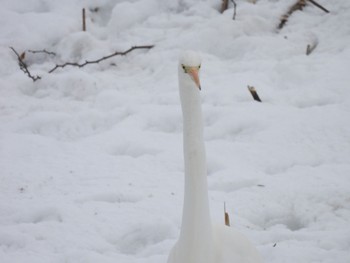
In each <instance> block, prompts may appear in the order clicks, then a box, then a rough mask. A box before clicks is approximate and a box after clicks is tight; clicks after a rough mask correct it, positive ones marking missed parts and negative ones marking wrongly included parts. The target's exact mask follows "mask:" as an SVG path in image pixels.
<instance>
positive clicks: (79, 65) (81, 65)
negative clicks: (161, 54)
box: [49, 45, 154, 73]
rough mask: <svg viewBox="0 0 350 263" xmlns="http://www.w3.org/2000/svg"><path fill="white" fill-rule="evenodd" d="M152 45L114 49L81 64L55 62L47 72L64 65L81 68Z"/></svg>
mask: <svg viewBox="0 0 350 263" xmlns="http://www.w3.org/2000/svg"><path fill="white" fill-rule="evenodd" d="M153 47H154V45H147V46H133V47H131V48H129V49H128V50H126V51H123V52H120V51H116V52H114V53H113V54H110V55H108V56H105V57H102V58H99V59H97V60H86V61H85V62H84V63H81V64H79V63H76V62H66V63H64V64H57V65H56V66H55V67H54V68H52V69H51V70H50V71H49V73H52V72H54V71H55V70H56V69H58V68H64V67H66V66H75V67H79V68H82V67H84V66H86V65H88V64H97V63H99V62H101V61H103V60H106V59H109V58H111V57H114V56H118V55H120V56H125V55H126V54H128V53H129V52H131V51H133V50H135V49H151V48H153Z"/></svg>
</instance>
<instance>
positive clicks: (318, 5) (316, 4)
mask: <svg viewBox="0 0 350 263" xmlns="http://www.w3.org/2000/svg"><path fill="white" fill-rule="evenodd" d="M308 1H309V2H310V3H312V4H314V5H315V6H317V7H318V8H320V9H322V10H323V11H325V12H326V13H329V10H327V9H326V8H324V7H323V6H321V5H320V4H319V3H317V2H315V1H314V0H308Z"/></svg>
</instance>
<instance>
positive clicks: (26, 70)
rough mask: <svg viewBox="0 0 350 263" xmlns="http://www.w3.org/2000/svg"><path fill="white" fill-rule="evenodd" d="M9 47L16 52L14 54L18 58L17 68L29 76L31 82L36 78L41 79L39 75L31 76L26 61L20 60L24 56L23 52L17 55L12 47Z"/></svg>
mask: <svg viewBox="0 0 350 263" xmlns="http://www.w3.org/2000/svg"><path fill="white" fill-rule="evenodd" d="M10 49H11V50H12V51H13V52H14V53H15V54H16V56H17V58H18V65H19V68H20V69H21V70H22V71H23V72H24V74H26V75H27V76H28V77H29V78H31V79H32V80H33V82H35V81H37V80H38V79H41V77H40V76H33V75H32V74H31V73H30V71H29V69H28V67H27V65H26V63H24V61H23V60H22V58H24V56H25V53H24V52H23V53H22V54H21V55H19V54H18V53H17V51H16V50H15V49H14V48H13V47H10Z"/></svg>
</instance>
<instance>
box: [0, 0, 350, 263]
mask: <svg viewBox="0 0 350 263" xmlns="http://www.w3.org/2000/svg"><path fill="white" fill-rule="evenodd" d="M236 2H237V17H236V20H235V21H233V20H232V14H233V7H232V6H230V8H229V9H228V10H227V11H225V12H224V13H223V14H220V12H219V11H218V10H219V9H220V4H221V1H219V0H215V1H214V0H202V1H198V0H181V1H174V0H165V1H156V0H133V1H123V0H114V1H113V0H102V1H97V0H88V1H83V0H75V1H71V0H62V1H49V0H27V1H20V0H2V1H1V10H0V58H1V64H0V76H1V78H0V93H1V96H0V123H1V125H0V262H1V263H23V262H26V263H48V262H50V263H63V262H64V263H79V262H81V263H89V262H91V263H92V262H101V263H111V262H113V263H115V262H122V263H129V262H130V263H131V262H132V263H135V262H136V263H138V262H139V263H146V262H152V263H157V262H159V263H160V262H166V259H167V256H168V254H169V252H170V249H171V247H172V246H173V244H174V243H175V241H176V240H177V238H178V235H179V232H180V227H181V213H182V205H183V203H182V202H183V183H184V178H183V173H184V169H183V154H182V117H181V108H180V100H179V94H178V83H177V61H178V55H179V52H180V51H181V50H183V49H194V50H197V51H199V52H200V53H201V56H202V60H203V63H202V68H201V84H202V92H201V95H202V105H203V114H204V126H205V127H204V132H205V135H204V138H205V143H206V150H207V159H208V161H207V162H208V163H207V166H208V184H209V198H210V207H211V214H212V217H213V220H214V221H215V222H217V223H223V205H224V202H225V203H226V210H227V211H228V213H229V214H230V216H231V224H232V225H233V227H235V228H237V229H238V230H239V231H241V232H243V233H244V234H245V235H247V236H248V237H249V239H250V240H251V241H252V242H253V243H254V244H255V245H256V246H257V248H258V250H259V251H260V252H261V254H262V255H263V258H264V261H265V262H271V263H274V262H275V263H280V262H285V263H294V262H298V263H310V262H323V263H334V262H337V263H348V262H350V118H349V113H350V89H349V83H350V74H349V69H350V45H349V43H350V29H349V28H350V27H349V21H350V1H348V0H339V1H326V0H318V1H317V2H319V3H320V4H322V5H324V6H325V7H326V8H328V9H329V10H330V13H329V14H326V13H325V12H323V11H322V10H320V9H319V8H317V7H315V6H313V5H312V4H310V3H309V4H307V6H306V7H305V9H304V10H303V11H297V12H295V13H294V14H293V15H292V16H291V17H290V18H289V20H288V22H287V24H286V25H285V27H284V28H283V29H282V30H279V31H278V30H277V29H276V28H277V25H278V24H279V18H280V16H281V15H282V14H283V13H285V12H286V11H287V10H288V8H289V7H290V6H291V5H292V4H293V3H294V2H295V1H292V0H288V1H285V0H259V1H257V2H256V4H252V3H250V1H245V0H237V1H236ZM83 7H85V8H86V10H87V32H81V9H82V8H83ZM312 43H318V45H317V47H316V49H315V50H314V51H313V52H312V53H311V54H310V55H309V56H306V54H305V52H306V47H307V45H309V44H312ZM145 44H147V45H148V44H154V45H155V47H154V48H153V49H151V50H135V51H133V52H131V53H129V54H128V55H126V56H116V57H113V58H111V59H109V60H106V61H103V62H101V63H99V64H93V65H88V66H86V67H84V68H76V67H66V68H63V69H57V70H56V71H54V72H53V73H51V74H48V71H49V70H50V69H52V68H53V67H54V66H55V64H58V63H63V62H67V61H71V62H80V63H82V62H84V61H85V60H93V59H97V58H100V57H102V56H105V55H108V54H111V53H113V52H115V51H124V50H127V49H128V48H130V47H131V46H134V45H145ZM10 46H13V47H14V48H15V49H16V50H17V51H18V52H20V53H22V52H23V51H25V50H42V49H46V50H49V51H52V52H55V53H56V55H55V56H53V55H49V54H32V53H29V52H26V58H25V62H26V63H27V65H28V67H29V69H30V71H31V72H32V73H33V74H34V75H40V76H41V77H42V79H41V80H39V81H36V82H32V80H31V79H29V78H28V77H27V76H26V75H25V74H23V72H21V71H20V69H19V67H18V63H17V58H16V56H15V55H14V53H13V52H12V51H11V50H10V49H9V47H10ZM247 85H251V86H255V87H256V89H257V91H258V94H259V96H260V98H261V99H262V103H259V102H255V101H253V99H252V97H251V95H250V94H249V92H248V90H247Z"/></svg>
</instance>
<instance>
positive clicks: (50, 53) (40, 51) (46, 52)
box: [28, 49, 56, 56]
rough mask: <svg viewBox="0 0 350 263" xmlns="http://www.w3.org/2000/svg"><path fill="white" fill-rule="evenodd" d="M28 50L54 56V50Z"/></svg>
mask: <svg viewBox="0 0 350 263" xmlns="http://www.w3.org/2000/svg"><path fill="white" fill-rule="evenodd" d="M28 52H29V53H33V54H37V53H45V54H48V55H50V56H56V53H55V52H50V51H47V50H46V49H43V50H28Z"/></svg>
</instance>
